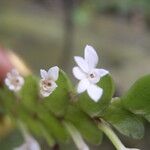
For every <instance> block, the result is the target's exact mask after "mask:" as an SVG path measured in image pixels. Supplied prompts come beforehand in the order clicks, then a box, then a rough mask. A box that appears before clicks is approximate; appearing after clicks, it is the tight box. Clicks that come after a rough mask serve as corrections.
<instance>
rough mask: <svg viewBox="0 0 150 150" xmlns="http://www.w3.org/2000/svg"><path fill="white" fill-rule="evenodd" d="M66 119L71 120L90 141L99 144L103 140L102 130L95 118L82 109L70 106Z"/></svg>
mask: <svg viewBox="0 0 150 150" xmlns="http://www.w3.org/2000/svg"><path fill="white" fill-rule="evenodd" d="M65 119H66V120H67V121H69V122H71V123H72V124H73V125H74V126H75V127H76V128H77V129H78V130H79V132H80V133H81V134H82V136H83V137H84V138H85V139H86V140H87V141H89V142H90V143H93V144H99V143H100V142H101V140H102V132H101V131H100V130H99V129H98V128H97V126H96V124H95V123H94V120H92V119H91V118H90V117H89V116H88V115H86V114H85V113H84V112H82V111H81V110H80V109H78V108H76V107H74V106H70V107H69V109H68V113H67V115H66V117H65Z"/></svg>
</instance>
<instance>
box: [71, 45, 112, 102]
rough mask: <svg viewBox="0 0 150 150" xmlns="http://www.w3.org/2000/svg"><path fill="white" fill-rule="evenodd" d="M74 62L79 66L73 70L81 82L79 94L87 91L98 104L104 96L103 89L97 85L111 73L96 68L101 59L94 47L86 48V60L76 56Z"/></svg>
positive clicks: (78, 88)
mask: <svg viewBox="0 0 150 150" xmlns="http://www.w3.org/2000/svg"><path fill="white" fill-rule="evenodd" d="M74 60H75V62H76V63H77V65H78V66H75V67H74V68H73V75H74V76H75V77H76V78H77V79H78V80H80V82H79V84H78V86H77V92H78V93H82V92H84V91H87V93H88V95H89V96H90V97H91V99H93V100H94V101H96V102H97V101H98V100H99V99H100V98H101V96H102V94H103V89H102V88H100V87H99V86H97V85H96V84H97V83H98V82H99V81H100V79H101V77H103V76H105V75H106V74H108V73H109V72H108V71H107V70H105V69H99V68H96V66H97V64H98V60H99V58H98V55H97V53H96V51H95V50H94V48H93V47H92V46H89V45H87V46H86V47H85V50H84V58H82V57H79V56H75V57H74Z"/></svg>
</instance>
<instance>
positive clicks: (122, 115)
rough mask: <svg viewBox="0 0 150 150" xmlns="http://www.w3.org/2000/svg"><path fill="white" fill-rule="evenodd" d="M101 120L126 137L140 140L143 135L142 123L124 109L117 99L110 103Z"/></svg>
mask: <svg viewBox="0 0 150 150" xmlns="http://www.w3.org/2000/svg"><path fill="white" fill-rule="evenodd" d="M103 118H104V119H105V120H106V121H107V122H109V123H110V124H112V125H113V126H114V127H115V128H116V129H117V130H118V131H119V132H120V133H122V134H124V135H126V136H130V137H132V138H135V139H140V138H142V137H143V135H144V126H143V123H142V121H141V120H140V119H139V118H138V116H136V115H135V114H133V113H131V112H129V111H128V110H126V109H124V108H123V106H122V104H121V101H120V99H119V98H117V99H115V100H114V101H113V102H112V103H111V105H110V106H109V108H108V109H107V111H106V113H105V115H104V116H103Z"/></svg>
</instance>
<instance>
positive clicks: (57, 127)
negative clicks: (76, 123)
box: [38, 110, 68, 142]
mask: <svg viewBox="0 0 150 150" xmlns="http://www.w3.org/2000/svg"><path fill="white" fill-rule="evenodd" d="M38 117H39V121H40V122H41V123H42V124H43V125H44V126H45V128H46V129H47V132H49V133H50V134H51V135H52V136H53V137H54V138H55V139H56V140H57V141H59V142H65V141H66V140H67V139H68V132H67V131H66V129H65V128H64V126H63V125H62V123H61V120H59V119H57V118H56V117H55V116H53V115H52V114H51V113H50V112H46V111H44V110H43V111H41V112H39V113H38Z"/></svg>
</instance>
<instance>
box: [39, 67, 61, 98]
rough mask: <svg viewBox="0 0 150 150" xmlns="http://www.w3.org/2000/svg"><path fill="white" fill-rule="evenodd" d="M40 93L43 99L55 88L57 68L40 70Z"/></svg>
mask: <svg viewBox="0 0 150 150" xmlns="http://www.w3.org/2000/svg"><path fill="white" fill-rule="evenodd" d="M40 73H41V78H42V79H41V80H40V93H41V95H42V96H43V97H48V96H49V95H50V94H51V93H52V92H53V91H54V90H55V89H56V88H57V84H56V82H55V81H56V80H57V79H58V76H59V68H58V67H57V66H55V67H52V68H50V69H49V70H48V71H46V70H44V69H41V70H40Z"/></svg>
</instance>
